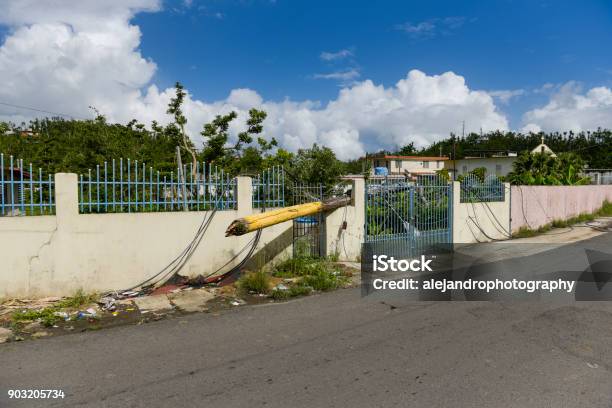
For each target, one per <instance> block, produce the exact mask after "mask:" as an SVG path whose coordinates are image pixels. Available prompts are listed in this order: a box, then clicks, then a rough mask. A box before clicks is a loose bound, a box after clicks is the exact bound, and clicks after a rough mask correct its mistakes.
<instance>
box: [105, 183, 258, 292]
mask: <svg viewBox="0 0 612 408" xmlns="http://www.w3.org/2000/svg"><path fill="white" fill-rule="evenodd" d="M228 191H229V190H226V191H223V192H221V194H219V195H218V196H217V199H216V201H215V202H214V205H213V210H212V211H210V212H206V213H205V215H204V218H203V219H202V222H201V223H200V226H199V227H198V230H197V231H196V233H195V236H194V237H193V238H192V239H191V241H190V242H189V243H188V244H187V246H186V247H185V249H183V251H182V252H181V253H180V254H179V255H178V256H177V257H175V258H174V259H173V260H172V261H170V263H168V264H167V265H166V266H165V267H163V268H162V269H161V270H160V271H158V272H157V273H155V274H154V275H152V276H151V277H149V278H147V279H146V280H144V281H142V282H140V283H138V284H136V285H134V286H131V287H130V288H127V289H123V290H119V291H111V292H109V293H106V294H105V295H104V296H111V297H130V296H135V295H138V294H144V293H149V292H151V291H152V290H154V289H155V288H157V287H160V286H162V285H163V284H164V283H166V282H168V281H169V280H170V279H172V278H173V277H174V276H175V275H177V274H178V273H179V271H180V270H181V269H182V268H183V267H184V266H185V264H186V263H187V262H188V261H189V259H190V258H191V256H192V255H193V253H194V252H195V250H196V249H197V248H198V246H199V245H200V243H201V242H202V239H203V238H204V235H205V234H206V231H207V230H208V228H209V227H210V224H211V223H212V220H213V218H214V216H215V214H216V213H217V211H218V207H219V202H220V200H221V198H222V197H224V195H225V194H226V193H227V192H228ZM260 238H261V230H259V231H257V232H256V234H255V237H253V239H251V240H250V241H249V242H248V243H247V244H246V245H245V246H244V247H243V248H242V249H241V250H240V251H239V252H238V253H237V254H236V255H234V257H232V258H231V259H230V260H229V261H227V262H226V263H225V264H224V265H223V266H221V267H220V268H218V269H217V270H216V271H214V272H212V273H210V274H208V275H206V276H204V277H202V278H201V282H202V283H203V284H208V283H218V282H221V281H223V280H224V279H226V278H228V277H230V276H233V275H234V274H236V273H239V272H240V270H241V269H242V267H243V266H244V265H245V264H246V262H247V261H248V260H249V259H250V258H251V256H252V255H253V252H255V249H256V248H257V245H258V244H259V240H260ZM247 248H249V251H248V253H247V255H246V256H245V257H244V258H243V259H242V260H241V261H240V262H239V263H238V264H237V265H236V266H234V267H232V268H231V269H230V270H229V271H227V272H224V273H222V274H219V272H220V271H221V270H222V269H224V268H225V267H226V266H227V265H229V264H230V263H232V262H233V261H234V260H236V258H238V256H240V254H242V253H243V252H244V251H245V250H246V249H247Z"/></svg>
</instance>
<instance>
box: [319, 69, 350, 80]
mask: <svg viewBox="0 0 612 408" xmlns="http://www.w3.org/2000/svg"><path fill="white" fill-rule="evenodd" d="M360 75H361V74H360V73H359V71H358V70H356V69H354V68H353V69H349V70H346V71H336V72H331V73H329V74H315V75H314V78H315V79H336V80H340V81H350V80H353V79H357V78H359V76H360Z"/></svg>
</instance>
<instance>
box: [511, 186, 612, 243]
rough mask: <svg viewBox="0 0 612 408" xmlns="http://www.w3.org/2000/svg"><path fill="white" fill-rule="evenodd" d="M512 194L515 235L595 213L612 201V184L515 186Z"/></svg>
mask: <svg viewBox="0 0 612 408" xmlns="http://www.w3.org/2000/svg"><path fill="white" fill-rule="evenodd" d="M511 193H512V202H511V204H512V206H511V213H512V214H511V216H512V221H511V225H512V232H517V231H518V230H519V228H521V227H523V226H524V227H528V228H531V229H536V228H538V227H541V226H542V225H545V224H548V223H550V222H552V221H553V220H565V219H568V218H571V217H574V216H576V215H578V214H580V213H592V212H594V211H596V210H598V209H599V208H600V207H601V205H602V203H603V202H604V201H605V200H606V199H607V200H608V201H610V202H612V185H599V186H512V188H511Z"/></svg>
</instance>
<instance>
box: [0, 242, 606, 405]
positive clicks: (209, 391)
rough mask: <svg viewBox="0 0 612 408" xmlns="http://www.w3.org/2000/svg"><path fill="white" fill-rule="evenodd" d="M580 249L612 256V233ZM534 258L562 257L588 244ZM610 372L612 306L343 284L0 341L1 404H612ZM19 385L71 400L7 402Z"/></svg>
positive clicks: (573, 258) (544, 261)
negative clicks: (420, 296)
mask: <svg viewBox="0 0 612 408" xmlns="http://www.w3.org/2000/svg"><path fill="white" fill-rule="evenodd" d="M581 245H585V244H584V243H581ZM586 245H588V246H589V247H591V248H594V249H596V250H600V251H607V252H608V253H611V252H612V234H606V235H603V236H599V237H596V238H593V239H591V240H589V241H588V242H587V244H586ZM581 254H582V255H581ZM538 257H539V258H538V259H539V260H538V262H540V263H541V265H543V266H544V265H570V264H576V263H577V262H578V261H577V259H580V260H581V261H584V250H583V249H581V248H580V247H579V246H578V244H572V245H570V246H567V247H564V248H562V249H560V250H559V249H557V250H552V251H548V252H542V253H540V254H538ZM578 263H579V262H578ZM611 370H612V303H610V302H589V303H587V302H578V303H576V302H559V303H555V304H553V303H550V302H545V301H539V302H415V301H402V299H400V298H397V299H387V300H385V299H381V298H379V297H376V296H373V297H366V298H362V297H361V296H360V291H359V290H358V289H347V290H341V291H338V292H335V293H328V294H323V295H317V296H311V297H306V298H303V299H299V300H296V301H292V302H289V303H284V304H272V305H263V306H253V307H251V306H247V307H240V308H237V309H234V310H233V311H229V312H226V313H222V314H220V315H212V314H193V315H189V316H186V317H182V318H176V319H171V320H165V321H159V322H154V323H149V324H145V325H140V326H125V327H119V328H114V329H108V330H101V331H97V332H86V333H81V334H74V335H67V336H63V337H57V338H49V339H44V340H37V341H28V342H22V343H10V344H5V345H0V390H1V392H2V394H3V395H2V396H0V406H1V407H12V406H28V407H29V406H41V407H76V406H86V407H247V406H248V407H256V406H266V407H390V406H399V407H412V406H414V407H611V406H612V372H611ZM23 388H25V389H32V388H34V389H41V388H42V389H62V390H64V391H65V393H66V397H65V398H64V399H63V400H28V401H15V400H8V399H7V398H6V393H7V390H8V389H23Z"/></svg>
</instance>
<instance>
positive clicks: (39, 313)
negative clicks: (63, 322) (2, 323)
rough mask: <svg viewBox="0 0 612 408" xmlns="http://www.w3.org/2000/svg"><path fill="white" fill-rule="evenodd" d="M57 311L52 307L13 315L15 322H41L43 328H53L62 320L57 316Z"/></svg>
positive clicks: (19, 311)
mask: <svg viewBox="0 0 612 408" xmlns="http://www.w3.org/2000/svg"><path fill="white" fill-rule="evenodd" d="M56 311H57V310H56V309H55V308H52V307H47V308H45V309H41V310H18V311H17V312H15V313H13V321H14V322H23V321H34V320H39V319H40V322H41V323H42V324H43V326H46V327H51V326H53V325H54V324H55V323H57V322H58V321H59V320H60V317H59V316H56V315H55V312H56Z"/></svg>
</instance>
